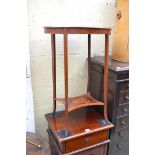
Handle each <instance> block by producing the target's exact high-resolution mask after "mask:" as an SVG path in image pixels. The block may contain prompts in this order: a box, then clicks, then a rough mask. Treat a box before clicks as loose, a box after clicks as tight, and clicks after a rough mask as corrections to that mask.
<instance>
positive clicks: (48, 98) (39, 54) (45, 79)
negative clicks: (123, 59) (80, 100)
mask: <svg viewBox="0 0 155 155" xmlns="http://www.w3.org/2000/svg"><path fill="white" fill-rule="evenodd" d="M66 1H67V3H68V2H71V0H46V1H45V0H28V21H29V25H28V27H29V43H30V58H31V74H32V88H33V94H34V95H33V96H34V106H35V123H36V132H38V133H40V134H41V135H42V136H44V137H47V134H46V128H47V123H46V120H45V117H44V114H45V113H48V112H51V111H52V72H51V70H52V68H51V50H50V35H47V34H44V30H43V26H46V25H51V24H52V25H54V24H55V25H57V26H58V24H60V23H61V24H65V23H66V21H70V20H69V19H68V18H67V19H66V18H65V16H64V14H63V12H61V11H60V10H61V9H62V8H63V6H64V4H65V2H66ZM73 1H76V2H77V1H78V2H80V3H81V6H84V7H83V10H84V8H85V6H86V5H87V4H89V3H88V0H85V2H87V3H84V0H83V1H82V0H72V2H73ZM96 1H97V0H92V3H94V2H96ZM99 1H102V2H103V1H104V3H102V4H103V6H102V7H103V10H104V11H103V13H104V17H103V19H104V22H103V21H102V20H101V19H102V18H101V16H100V18H99V17H98V15H97V13H96V12H95V11H96V10H94V14H93V13H91V17H90V18H89V20H88V22H87V20H81V21H83V22H81V24H83V26H86V24H89V25H90V26H95V24H94V23H96V24H97V25H98V26H99V27H100V26H101V25H103V24H105V26H107V27H112V26H113V23H114V11H112V12H111V14H112V15H110V14H109V9H106V8H107V7H110V8H111V9H114V2H115V0H98V1H97V2H99ZM68 4H69V5H71V4H73V3H68ZM74 6H77V5H74ZM99 9H100V10H101V6H100V5H99ZM63 10H64V8H63ZM71 10H72V11H74V9H71ZM75 10H77V11H78V13H77V12H74V14H75V15H76V17H77V18H78V19H79V18H80V17H83V16H84V14H83V13H84V12H83V11H80V10H79V9H75ZM90 10H91V9H87V12H90ZM80 12H81V14H80ZM72 13H73V12H70V14H72ZM107 17H108V18H107ZM70 18H71V19H73V16H70ZM96 18H99V20H98V21H97V20H96V21H95V19H96ZM83 19H86V16H85V17H83ZM93 20H94V21H93ZM59 21H60V22H59ZM79 21H80V19H79ZM74 22H75V23H76V20H74ZM75 23H70V24H75ZM76 24H79V23H76ZM56 37H57V44H56V47H57V96H58V97H63V96H64V89H63V88H64V81H63V77H64V73H63V42H62V41H63V40H62V39H63V36H62V35H58V36H56ZM110 50H111V42H110ZM103 51H104V35H93V36H92V56H93V55H99V54H103ZM86 59H87V35H69V96H75V95H81V94H83V93H85V92H86V87H87V61H86ZM57 109H58V110H61V109H63V105H61V104H57Z"/></svg>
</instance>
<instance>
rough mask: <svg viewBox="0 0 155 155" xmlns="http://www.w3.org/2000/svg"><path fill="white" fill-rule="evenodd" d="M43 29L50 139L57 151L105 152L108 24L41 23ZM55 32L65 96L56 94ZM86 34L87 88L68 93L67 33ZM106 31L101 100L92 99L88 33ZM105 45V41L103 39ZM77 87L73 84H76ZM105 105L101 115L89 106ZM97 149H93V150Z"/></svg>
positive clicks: (108, 123)
mask: <svg viewBox="0 0 155 155" xmlns="http://www.w3.org/2000/svg"><path fill="white" fill-rule="evenodd" d="M44 32H45V33H48V34H50V35H51V48H52V75H53V113H49V114H46V115H45V116H46V119H47V122H48V126H49V128H48V133H49V140H50V143H51V141H53V142H54V143H55V146H56V148H57V152H58V154H66V153H67V154H77V155H84V154H86V155H88V153H89V154H91V155H101V154H102V155H103V154H104V155H106V150H107V144H108V143H109V139H108V137H109V136H108V135H109V129H110V128H112V127H113V124H111V123H110V122H109V121H108V117H107V95H108V94H107V93H108V52H109V35H110V34H111V29H109V28H89V27H44ZM56 34H62V35H63V36H64V84H65V87H64V88H65V90H64V92H65V97H64V98H57V97H56ZM69 34H87V37H88V45H87V46H88V88H87V93H86V94H82V95H80V96H75V97H69V96H68V35H69ZM93 34H104V35H105V57H104V64H105V66H104V82H103V87H104V94H103V96H104V102H100V101H97V100H95V99H94V98H93V97H92V96H91V95H90V93H89V81H90V60H91V35H93ZM103 45H104V43H103ZM75 89H76V88H75ZM57 102H60V103H62V104H64V105H65V110H64V111H61V112H56V104H57ZM101 105H102V106H104V110H103V115H101V114H99V113H97V112H96V111H94V110H92V109H91V107H92V106H101ZM94 150H96V151H94Z"/></svg>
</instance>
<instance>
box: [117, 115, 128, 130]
mask: <svg viewBox="0 0 155 155" xmlns="http://www.w3.org/2000/svg"><path fill="white" fill-rule="evenodd" d="M128 125H129V116H124V117H119V118H117V123H116V129H121V128H125V127H127V126H128Z"/></svg>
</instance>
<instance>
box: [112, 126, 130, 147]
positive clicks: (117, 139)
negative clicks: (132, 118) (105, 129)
mask: <svg viewBox="0 0 155 155" xmlns="http://www.w3.org/2000/svg"><path fill="white" fill-rule="evenodd" d="M128 140H129V128H128V127H127V128H125V129H122V130H119V131H115V132H114V135H113V136H112V137H111V141H112V143H113V144H117V143H122V142H124V141H128Z"/></svg>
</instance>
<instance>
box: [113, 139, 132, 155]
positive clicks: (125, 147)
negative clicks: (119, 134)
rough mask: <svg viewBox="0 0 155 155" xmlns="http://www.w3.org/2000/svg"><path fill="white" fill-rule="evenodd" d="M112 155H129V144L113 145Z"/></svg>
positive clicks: (126, 142)
mask: <svg viewBox="0 0 155 155" xmlns="http://www.w3.org/2000/svg"><path fill="white" fill-rule="evenodd" d="M112 152H113V153H112V155H128V154H129V142H128V141H125V142H123V143H117V144H115V145H114V147H113V150H112Z"/></svg>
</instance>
